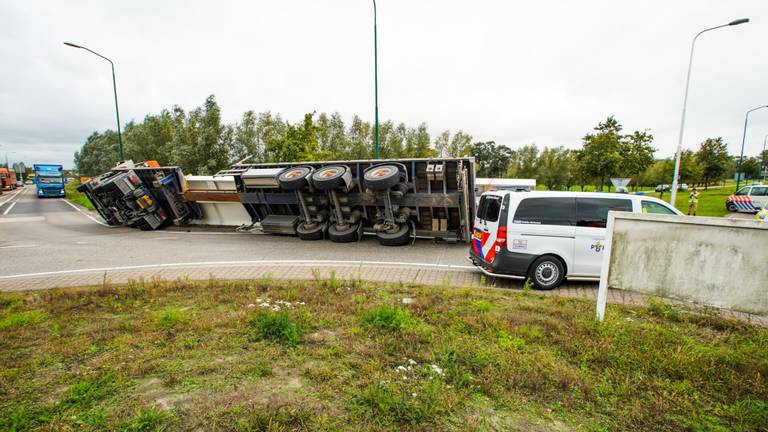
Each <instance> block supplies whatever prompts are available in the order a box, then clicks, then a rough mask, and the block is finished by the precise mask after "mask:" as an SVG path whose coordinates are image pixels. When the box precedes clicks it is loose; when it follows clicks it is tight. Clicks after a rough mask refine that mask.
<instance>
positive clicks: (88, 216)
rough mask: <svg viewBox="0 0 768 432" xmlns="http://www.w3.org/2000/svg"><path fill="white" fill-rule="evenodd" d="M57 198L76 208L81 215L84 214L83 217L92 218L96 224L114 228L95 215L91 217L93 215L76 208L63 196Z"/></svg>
mask: <svg viewBox="0 0 768 432" xmlns="http://www.w3.org/2000/svg"><path fill="white" fill-rule="evenodd" d="M59 199H60V200H61V201H64V202H65V203H67V204H69V206H70V207H72V208H73V209H75V210H77V211H78V212H80V213H82V214H83V215H85V217H87V218H88V219H90V220H92V221H94V222H96V223H97V224H99V225H102V226H105V227H107V228H114V227H113V226H111V225H107V224H105V223H104V222H101V221H99V220H97V219H96V218H95V217H93V216H91V215H89V214H88V213H86V212H84V211H82V210H80V209H79V208H78V207H77V206H76V205H74V204H72V203H71V202H69V201H67V200H66V199H64V198H59Z"/></svg>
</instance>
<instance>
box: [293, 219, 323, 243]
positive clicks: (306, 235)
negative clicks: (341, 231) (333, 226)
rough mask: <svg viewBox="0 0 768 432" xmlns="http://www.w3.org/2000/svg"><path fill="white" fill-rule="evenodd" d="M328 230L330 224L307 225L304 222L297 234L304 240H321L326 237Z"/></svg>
mask: <svg viewBox="0 0 768 432" xmlns="http://www.w3.org/2000/svg"><path fill="white" fill-rule="evenodd" d="M326 229H328V224H325V223H314V224H312V225H307V224H306V223H304V222H302V223H300V224H299V226H297V227H296V234H298V236H299V238H300V239H302V240H321V239H322V238H324V237H325V231H326Z"/></svg>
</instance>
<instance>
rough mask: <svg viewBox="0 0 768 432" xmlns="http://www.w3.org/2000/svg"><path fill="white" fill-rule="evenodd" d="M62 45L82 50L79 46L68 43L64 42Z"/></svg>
mask: <svg viewBox="0 0 768 432" xmlns="http://www.w3.org/2000/svg"><path fill="white" fill-rule="evenodd" d="M64 45H67V46H71V47H72V48H82V47H81V46H80V45H75V44H73V43H70V42H64Z"/></svg>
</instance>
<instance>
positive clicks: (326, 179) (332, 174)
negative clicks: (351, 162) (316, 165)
mask: <svg viewBox="0 0 768 432" xmlns="http://www.w3.org/2000/svg"><path fill="white" fill-rule="evenodd" d="M348 170H349V168H347V167H346V166H344V165H331V166H327V167H324V168H320V169H319V170H317V171H315V172H314V174H312V183H313V184H314V185H315V187H316V188H318V189H320V190H331V189H336V188H337V187H341V186H346V185H347V184H346V182H345V181H344V174H346V172H347V171H348Z"/></svg>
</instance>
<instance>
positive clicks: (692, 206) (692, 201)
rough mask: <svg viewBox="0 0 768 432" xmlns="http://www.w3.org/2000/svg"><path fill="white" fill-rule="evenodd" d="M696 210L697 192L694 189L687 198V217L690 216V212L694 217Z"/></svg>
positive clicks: (697, 204) (697, 205)
mask: <svg viewBox="0 0 768 432" xmlns="http://www.w3.org/2000/svg"><path fill="white" fill-rule="evenodd" d="M697 208H699V191H698V190H697V189H696V187H694V188H693V189H691V196H690V197H689V198H688V216H690V215H691V212H693V215H694V216H696V209H697Z"/></svg>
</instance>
